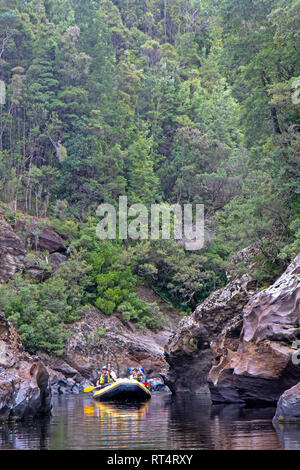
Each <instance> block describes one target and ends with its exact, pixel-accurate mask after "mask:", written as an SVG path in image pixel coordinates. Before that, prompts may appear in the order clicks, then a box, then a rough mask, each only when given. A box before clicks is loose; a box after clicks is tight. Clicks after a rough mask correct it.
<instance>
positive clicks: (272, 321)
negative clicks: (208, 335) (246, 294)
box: [209, 254, 300, 403]
mask: <svg viewBox="0 0 300 470" xmlns="http://www.w3.org/2000/svg"><path fill="white" fill-rule="evenodd" d="M242 313H243V317H242V331H241V334H240V335H238V337H237V336H234V335H232V332H233V331H234V325H233V328H230V326H229V327H228V325H227V326H226V327H225V329H223V331H222V333H221V335H220V336H219V338H218V340H217V342H216V345H215V351H216V352H215V364H214V366H213V367H212V369H211V371H210V374H209V376H210V380H211V393H212V398H213V400H214V401H219V402H233V401H241V402H247V403H259V402H265V403H266V402H269V403H275V402H276V401H277V400H278V398H279V397H280V395H281V394H282V393H283V392H284V391H285V390H286V389H288V388H290V387H292V386H293V385H295V384H296V383H297V382H298V381H299V380H300V367H299V366H298V365H297V364H295V361H293V360H292V359H293V357H294V353H295V344H296V343H297V339H298V338H300V328H299V322H300V254H299V255H298V256H297V257H296V258H295V260H294V262H293V263H292V264H291V265H290V266H289V267H288V268H287V270H286V271H285V272H284V273H283V274H282V276H280V278H279V279H278V280H277V281H276V282H275V283H274V284H273V285H272V286H270V287H269V288H267V289H265V290H263V291H261V292H259V293H257V294H256V295H254V296H253V297H252V298H251V299H250V300H249V302H248V303H247V304H246V305H245V307H244V308H243V312H242ZM237 320H238V319H237ZM233 323H234V322H233ZM220 351H222V352H221V353H220Z"/></svg>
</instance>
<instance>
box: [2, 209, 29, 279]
mask: <svg viewBox="0 0 300 470" xmlns="http://www.w3.org/2000/svg"><path fill="white" fill-rule="evenodd" d="M25 255H26V249H25V244H24V242H23V240H22V239H21V238H20V237H19V236H18V235H17V234H16V233H15V232H14V231H13V229H12V227H11V226H10V225H9V224H8V223H7V222H5V220H3V219H1V218H0V284H1V283H3V282H7V281H8V280H9V279H12V278H13V277H14V276H15V275H16V274H17V272H19V271H22V270H23V269H24V258H25Z"/></svg>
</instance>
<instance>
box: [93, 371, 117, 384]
mask: <svg viewBox="0 0 300 470" xmlns="http://www.w3.org/2000/svg"><path fill="white" fill-rule="evenodd" d="M113 382H114V379H113V378H112V377H111V376H110V374H109V372H108V370H107V366H103V367H102V371H101V375H100V377H99V379H98V380H97V384H96V385H97V386H99V385H100V386H101V385H102V386H103V387H105V386H106V385H109V384H110V383H113Z"/></svg>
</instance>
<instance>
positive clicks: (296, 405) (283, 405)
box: [273, 382, 300, 424]
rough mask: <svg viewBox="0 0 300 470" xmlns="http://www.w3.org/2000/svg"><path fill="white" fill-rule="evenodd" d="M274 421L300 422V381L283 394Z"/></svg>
mask: <svg viewBox="0 0 300 470" xmlns="http://www.w3.org/2000/svg"><path fill="white" fill-rule="evenodd" d="M273 422H274V423H278V422H289V423H298V424H300V382H299V383H298V384H297V385H294V387H292V388H290V389H288V390H286V391H285V392H284V393H283V394H282V395H281V397H280V398H279V400H278V403H277V408H276V414H275V416H274V418H273Z"/></svg>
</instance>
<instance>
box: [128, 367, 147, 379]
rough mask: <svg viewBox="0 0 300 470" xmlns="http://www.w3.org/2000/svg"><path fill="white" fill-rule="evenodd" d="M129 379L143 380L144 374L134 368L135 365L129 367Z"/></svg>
mask: <svg viewBox="0 0 300 470" xmlns="http://www.w3.org/2000/svg"><path fill="white" fill-rule="evenodd" d="M129 378H130V379H133V380H137V381H138V382H144V375H143V373H142V371H141V369H136V368H135V367H134V368H133V369H131V375H130V377H129Z"/></svg>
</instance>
